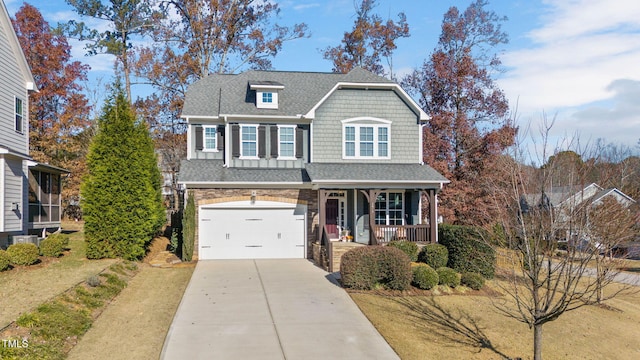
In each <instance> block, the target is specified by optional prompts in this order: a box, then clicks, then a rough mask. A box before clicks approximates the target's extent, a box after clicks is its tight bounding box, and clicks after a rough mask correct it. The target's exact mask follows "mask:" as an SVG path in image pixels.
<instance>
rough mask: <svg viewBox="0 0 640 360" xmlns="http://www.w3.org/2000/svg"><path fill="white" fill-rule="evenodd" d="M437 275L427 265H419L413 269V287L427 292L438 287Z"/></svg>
mask: <svg viewBox="0 0 640 360" xmlns="http://www.w3.org/2000/svg"><path fill="white" fill-rule="evenodd" d="M438 282H439V278H438V273H437V272H436V271H435V270H434V269H433V268H432V267H431V266H429V265H427V264H420V265H416V266H414V267H413V285H415V286H416V287H418V288H420V289H423V290H429V289H431V288H433V287H434V286H436V285H438Z"/></svg>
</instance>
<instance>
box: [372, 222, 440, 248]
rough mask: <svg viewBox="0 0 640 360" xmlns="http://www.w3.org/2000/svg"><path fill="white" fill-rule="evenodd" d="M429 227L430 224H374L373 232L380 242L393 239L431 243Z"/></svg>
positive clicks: (383, 242)
mask: <svg viewBox="0 0 640 360" xmlns="http://www.w3.org/2000/svg"><path fill="white" fill-rule="evenodd" d="M429 228H430V226H429V225H374V227H373V234H374V235H375V237H376V240H377V242H378V244H385V243H388V242H390V241H393V240H406V241H411V242H425V243H430V242H431V236H430V233H431V232H430V231H429Z"/></svg>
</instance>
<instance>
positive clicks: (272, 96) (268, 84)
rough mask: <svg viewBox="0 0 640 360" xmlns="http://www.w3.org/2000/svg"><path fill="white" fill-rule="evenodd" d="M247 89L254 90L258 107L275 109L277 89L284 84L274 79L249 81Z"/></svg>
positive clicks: (281, 87) (280, 88)
mask: <svg viewBox="0 0 640 360" xmlns="http://www.w3.org/2000/svg"><path fill="white" fill-rule="evenodd" d="M249 89H250V90H251V91H255V92H256V107H257V108H258V109H277V108H278V95H279V93H278V91H279V90H282V89H284V85H282V84H280V83H278V82H275V81H250V82H249Z"/></svg>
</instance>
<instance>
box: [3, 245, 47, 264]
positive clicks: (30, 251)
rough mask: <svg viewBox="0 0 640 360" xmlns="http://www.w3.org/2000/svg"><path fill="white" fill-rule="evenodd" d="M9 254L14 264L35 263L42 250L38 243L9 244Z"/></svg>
mask: <svg viewBox="0 0 640 360" xmlns="http://www.w3.org/2000/svg"><path fill="white" fill-rule="evenodd" d="M7 255H9V261H11V264H12V265H33V264H35V263H36V262H37V261H38V256H39V255H40V252H39V251H38V247H37V246H36V244H31V243H20V244H13V245H11V246H9V248H7Z"/></svg>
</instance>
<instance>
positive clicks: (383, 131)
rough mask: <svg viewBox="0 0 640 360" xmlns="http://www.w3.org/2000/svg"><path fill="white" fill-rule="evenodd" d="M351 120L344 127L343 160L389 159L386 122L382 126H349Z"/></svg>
mask: <svg viewBox="0 0 640 360" xmlns="http://www.w3.org/2000/svg"><path fill="white" fill-rule="evenodd" d="M351 121H352V120H347V121H343V122H348V123H347V124H345V126H344V130H343V136H344V142H343V143H344V147H343V158H355V159H359V158H365V159H366V158H370V159H388V158H389V126H390V123H389V122H387V121H386V120H382V121H380V122H384V124H351V123H350V122H351Z"/></svg>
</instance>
